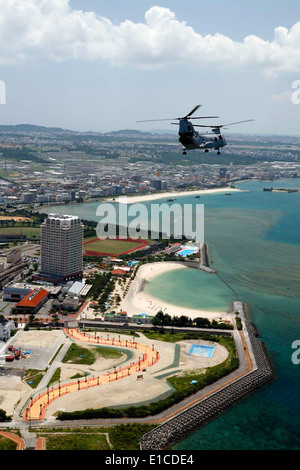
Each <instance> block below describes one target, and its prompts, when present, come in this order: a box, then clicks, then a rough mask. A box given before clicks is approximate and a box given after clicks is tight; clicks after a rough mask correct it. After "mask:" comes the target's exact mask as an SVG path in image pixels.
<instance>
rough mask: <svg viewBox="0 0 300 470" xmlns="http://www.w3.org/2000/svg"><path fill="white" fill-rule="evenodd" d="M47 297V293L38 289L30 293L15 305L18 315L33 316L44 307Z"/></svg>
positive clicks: (40, 288)
mask: <svg viewBox="0 0 300 470" xmlns="http://www.w3.org/2000/svg"><path fill="white" fill-rule="evenodd" d="M48 297H49V292H48V291H46V290H45V289H43V288H42V287H39V288H37V289H34V290H32V291H30V293H29V294H28V295H26V296H25V297H24V298H23V299H22V300H21V301H20V302H19V303H18V304H17V305H16V309H17V311H18V313H27V314H35V313H37V312H38V311H39V309H40V308H41V307H42V306H43V305H44V303H45V302H46V301H47V299H48Z"/></svg>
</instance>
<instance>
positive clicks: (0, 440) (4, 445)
mask: <svg viewBox="0 0 300 470" xmlns="http://www.w3.org/2000/svg"><path fill="white" fill-rule="evenodd" d="M16 449H17V444H16V443H15V442H13V441H11V440H10V439H6V438H5V437H2V436H0V450H16Z"/></svg>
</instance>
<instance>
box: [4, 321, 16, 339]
mask: <svg viewBox="0 0 300 470" xmlns="http://www.w3.org/2000/svg"><path fill="white" fill-rule="evenodd" d="M15 328H16V325H15V323H14V322H13V321H12V320H6V319H5V318H0V340H1V341H7V340H8V339H9V338H10V336H11V332H12V330H14V329H15Z"/></svg>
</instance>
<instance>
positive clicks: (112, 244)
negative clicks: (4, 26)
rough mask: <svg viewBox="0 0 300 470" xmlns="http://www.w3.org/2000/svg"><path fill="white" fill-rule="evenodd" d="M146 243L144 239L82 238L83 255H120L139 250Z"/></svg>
mask: <svg viewBox="0 0 300 470" xmlns="http://www.w3.org/2000/svg"><path fill="white" fill-rule="evenodd" d="M146 245H148V242H147V241H145V240H131V239H130V238H127V239H126V240H118V239H116V240H110V239H106V240H99V239H98V238H94V237H92V238H86V239H85V240H84V248H85V253H84V254H85V256H97V255H99V256H101V255H122V254H126V253H131V252H132V251H136V250H139V249H141V248H143V247H144V246H146Z"/></svg>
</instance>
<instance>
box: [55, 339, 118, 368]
mask: <svg viewBox="0 0 300 470" xmlns="http://www.w3.org/2000/svg"><path fill="white" fill-rule="evenodd" d="M122 354H123V353H122V352H121V351H118V350H117V349H113V348H106V347H102V346H97V347H95V348H90V349H87V348H83V347H81V346H78V345H77V344H75V343H72V344H71V346H70V347H69V349H68V351H67V353H66V355H65V357H64V358H63V361H62V362H64V363H66V362H71V363H72V364H85V365H92V364H94V362H95V361H96V360H97V358H98V357H103V358H105V359H118V358H121V357H122Z"/></svg>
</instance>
